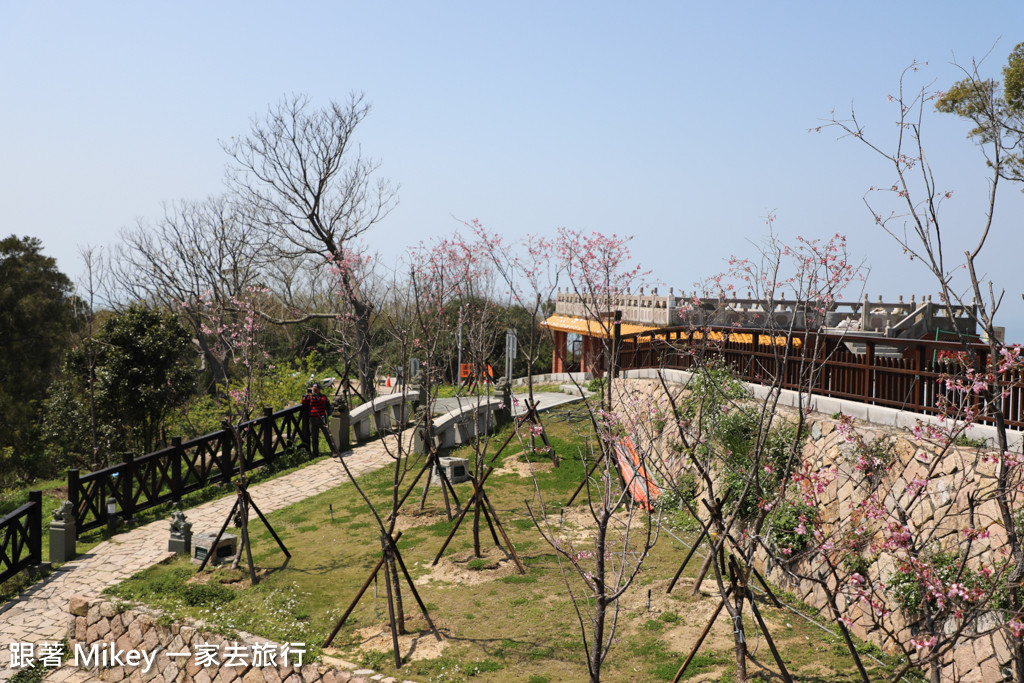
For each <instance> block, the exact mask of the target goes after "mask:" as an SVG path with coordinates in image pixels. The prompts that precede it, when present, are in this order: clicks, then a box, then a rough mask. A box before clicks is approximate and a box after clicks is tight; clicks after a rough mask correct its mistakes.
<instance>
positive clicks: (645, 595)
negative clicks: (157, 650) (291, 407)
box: [111, 419, 877, 683]
mask: <svg viewBox="0 0 1024 683" xmlns="http://www.w3.org/2000/svg"><path fill="white" fill-rule="evenodd" d="M546 422H547V425H548V427H549V435H550V437H551V441H552V443H553V445H554V446H555V448H556V449H557V451H558V453H559V456H560V459H561V462H562V464H561V467H559V468H553V467H552V466H551V464H550V462H547V463H544V462H542V463H541V464H540V465H539V466H538V467H537V471H536V476H537V486H535V485H534V483H533V481H532V479H531V478H529V477H522V476H520V474H519V473H518V472H517V469H518V470H520V471H522V470H523V469H524V465H522V464H519V465H518V466H517V468H513V467H511V466H506V467H503V466H502V465H503V464H506V465H512V464H514V463H513V462H512V461H518V460H519V457H517V456H516V453H517V452H518V451H519V450H520V447H519V446H518V444H517V442H516V441H515V440H513V446H510V448H509V449H508V452H507V453H506V454H504V455H503V456H502V457H500V458H499V459H498V461H497V462H496V463H495V465H496V466H497V467H498V468H499V469H498V471H496V472H494V473H493V474H492V475H491V476H490V477H489V479H488V480H487V492H488V495H489V497H490V499H491V501H492V503H493V504H494V506H495V508H496V510H497V513H498V515H499V517H500V519H501V522H502V524H503V525H504V528H505V530H506V532H507V533H508V535H509V536H510V537H511V540H512V543H513V544H514V546H515V549H516V551H517V553H518V554H519V556H520V557H521V558H522V561H523V563H524V564H525V565H526V569H527V573H526V574H525V575H520V574H519V573H518V572H517V571H515V569H514V566H513V565H512V564H511V563H510V562H509V561H508V560H507V558H506V557H505V556H504V555H503V554H502V553H500V552H497V551H495V549H494V542H493V540H492V539H491V536H490V533H489V532H488V530H487V525H486V524H485V523H484V522H483V521H481V542H482V545H483V549H484V553H483V554H484V557H483V558H475V557H473V555H472V546H473V543H472V541H473V537H472V515H469V516H467V519H466V521H465V522H464V523H463V525H462V526H461V527H460V529H459V531H458V534H457V535H456V536H455V538H454V540H453V542H452V543H451V544H450V546H449V547H448V549H447V550H446V551H445V556H444V558H443V559H442V560H441V562H440V563H439V565H438V567H437V568H434V567H432V566H431V563H432V561H433V558H434V556H435V554H436V553H437V552H438V550H439V549H440V547H441V544H442V542H443V541H444V537H445V536H446V535H447V534H448V532H449V531H450V529H451V528H452V523H450V522H448V521H447V519H446V517H445V514H444V505H443V499H442V497H441V494H440V492H439V491H438V490H437V488H436V487H432V488H431V490H430V493H429V495H428V498H427V502H426V508H425V510H424V513H423V514H420V513H419V497H420V492H421V486H418V487H417V490H416V492H415V493H414V494H413V495H412V496H410V497H409V500H408V501H407V503H406V506H405V508H404V509H403V510H402V514H401V515H400V517H399V522H400V523H399V528H400V529H402V531H403V535H402V537H401V540H400V541H399V543H398V545H399V548H400V550H401V553H402V556H403V558H404V561H405V564H406V566H407V567H408V569H409V571H410V573H411V574H412V576H413V579H414V580H415V581H416V587H417V590H418V591H419V592H420V595H421V596H422V598H423V600H424V601H425V603H426V604H427V607H428V610H429V612H430V616H431V618H432V619H433V621H434V623H435V624H436V626H437V627H438V628H439V630H440V631H441V633H442V635H443V637H444V642H445V647H444V649H443V651H441V650H436V645H435V641H434V638H433V636H431V635H430V634H429V631H428V630H427V625H426V623H425V621H424V619H423V618H422V616H421V615H420V613H419V610H418V608H417V607H416V603H415V601H414V600H413V598H412V596H411V595H410V593H409V590H408V587H407V586H405V585H403V598H404V611H405V616H406V622H407V628H408V629H409V630H410V631H414V632H417V633H418V637H417V639H416V640H415V643H414V644H413V645H411V648H412V651H411V652H410V650H409V648H410V645H406V649H405V650H403V652H402V655H403V657H405V658H406V662H405V664H404V666H403V667H402V669H401V670H400V671H398V670H396V669H395V668H394V662H393V657H392V654H391V653H390V651H389V650H388V649H386V648H388V647H389V645H390V636H388V637H387V638H381V637H380V635H381V634H383V633H384V632H385V631H386V627H387V623H388V607H387V601H386V600H385V595H386V589H385V583H384V577H383V574H381V575H380V576H379V580H378V582H377V584H376V585H375V586H374V585H371V587H370V589H369V590H368V591H367V593H366V594H365V595H364V597H363V598H362V600H361V601H360V602H359V604H358V605H357V607H356V609H355V610H354V612H353V614H352V616H351V617H350V618H349V620H348V622H347V623H346V625H345V626H344V627H343V628H342V629H341V631H340V632H339V634H338V637H337V638H336V640H335V643H334V646H336V647H337V651H336V652H335V651H334V650H332V651H331V652H330V653H329V654H333V655H336V656H339V657H341V658H343V659H345V660H348V661H351V662H355V663H359V664H363V665H366V666H371V667H372V668H374V669H377V670H379V671H381V672H383V673H385V674H387V675H392V676H396V677H397V678H399V679H400V680H401V679H403V678H411V679H415V680H420V681H469V680H473V681H482V682H487V681H507V680H522V681H532V682H533V683H540V682H542V681H585V680H587V671H586V666H585V664H584V653H583V645H582V642H581V639H580V635H579V634H580V629H579V623H578V621H577V617H576V612H575V610H574V608H573V602H572V599H571V597H570V595H569V593H568V590H567V585H566V579H565V578H563V574H562V571H561V569H564V568H565V566H564V564H563V565H560V564H559V561H558V559H557V557H556V556H555V554H554V552H553V551H552V549H551V548H550V547H549V546H548V544H547V543H546V542H545V541H544V540H543V538H542V537H541V535H540V534H539V532H538V531H537V529H536V528H535V525H534V522H533V521H532V519H531V517H530V514H529V511H528V505H529V507H530V508H532V509H533V510H534V511H535V512H536V511H537V510H539V503H540V501H539V497H538V488H539V491H540V495H542V496H543V497H544V499H545V504H546V506H547V508H546V509H547V512H548V515H549V519H553V520H554V522H557V521H558V520H559V517H560V515H561V514H562V509H561V506H562V505H563V504H564V503H565V502H566V501H567V499H568V498H569V495H570V494H571V492H572V491H573V489H575V487H576V485H577V484H578V482H579V481H580V480H581V477H582V476H583V471H584V463H583V462H582V460H581V457H580V453H579V450H580V444H581V443H582V439H581V437H579V436H578V435H576V434H574V429H576V428H579V427H581V426H582V424H583V423H578V422H577V423H573V422H571V421H559V420H556V419H550V420H547V421H546ZM501 437H502V435H501V434H499V435H498V437H497V438H494V439H492V441H491V447H490V451H491V452H492V453H493V451H494V450H495V449H496V447H497V445H498V444H500V443H501V442H502V441H504V439H503V438H501ZM468 450H469V449H463V451H465V452H464V453H459V452H456V453H455V454H454V455H468ZM487 457H488V458H489V457H490V456H487ZM506 461H509V462H506ZM411 479H412V477H411V476H410V477H409V478H408V481H411ZM393 480H394V469H393V467H389V468H385V469H382V470H378V471H376V472H373V473H370V474H368V475H366V476H364V477H362V478H361V479H360V482H361V484H362V485H363V486H364V487H365V489H366V491H367V492H368V494H369V495H370V497H371V499H372V500H374V501H376V502H380V503H384V502H385V501H387V500H389V499H390V496H391V495H392V492H393ZM408 481H407V482H405V483H404V484H403V486H402V488H401V490H402V491H403V492H404V490H405V488H406V487H407V486H408ZM456 491H457V493H458V495H459V498H460V500H461V501H462V502H463V503H465V502H466V500H467V499H468V498H469V497H470V495H471V485H470V484H468V483H463V484H459V485H457V486H456ZM256 502H257V504H258V503H259V501H258V500H257V501H256ZM584 502H585V501H582V500H581V501H577V503H576V505H574V506H573V507H572V508H567V509H566V510H565V511H564V515H562V516H563V518H564V519H565V520H566V522H567V523H568V524H569V527H570V528H569V529H568V530H566V531H565V532H564V533H568V534H571V535H574V537H575V538H576V539H577V542H578V543H579V544H580V546H581V547H582V546H583V545H584V544H585V543H586V540H585V539H586V538H587V533H588V532H587V529H586V528H585V520H586V514H585V512H584V510H585V505H584V504H583V503H584ZM332 510H333V517H332ZM270 520H271V523H272V524H273V526H274V528H275V530H276V531H277V532H278V534H279V535H280V536H281V537H282V539H283V540H284V542H285V544H286V545H287V546H288V548H289V550H290V551H291V553H292V558H291V560H290V561H288V562H285V558H284V556H283V555H282V554H281V552H280V550H279V549H278V548H277V546H276V544H275V543H274V541H273V539H272V538H271V536H270V534H269V533H268V532H267V531H266V530H265V529H264V527H263V526H262V524H260V523H259V521H258V520H254V521H253V522H252V523H251V527H250V528H251V529H252V532H253V539H254V543H253V553H254V560H255V562H256V564H257V565H258V567H259V568H260V569H261V571H265V572H266V573H265V574H264V575H263V578H262V580H261V582H260V583H259V585H257V586H256V587H254V588H247V587H244V586H245V582H244V580H243V579H244V576H243V574H245V572H238V571H234V572H233V571H231V570H223V569H221V570H217V571H215V572H212V573H208V574H207V575H205V576H204V577H202V578H203V582H196V581H195V577H194V574H195V567H194V566H193V565H191V564H190V563H189V562H188V561H187V560H186V559H181V558H179V559H176V560H172V561H170V562H168V563H165V564H161V565H158V566H156V567H153V568H151V569H149V570H146V571H145V572H142V573H141V574H140V575H138V576H136V577H133V578H132V579H129V580H128V581H125V582H124V583H122V584H121V585H120V586H118V587H116V588H114V589H112V591H111V592H112V593H113V594H114V595H117V596H119V597H121V598H124V599H129V600H140V601H144V602H147V603H150V604H152V605H154V606H157V607H160V608H162V609H164V610H165V611H166V612H167V613H169V614H171V615H174V616H175V617H182V616H190V617H194V618H200V619H204V620H206V621H207V622H210V623H212V624H215V625H216V627H217V628H218V629H220V630H222V631H224V632H228V633H230V632H233V631H247V632H251V633H255V634H258V635H261V636H265V637H268V638H272V639H275V640H278V641H288V642H296V641H298V642H305V643H307V645H308V646H309V650H310V652H311V653H314V652H316V651H318V649H319V648H318V646H319V645H320V644H321V643H322V642H323V641H324V639H325V637H326V635H327V634H328V633H329V632H330V631H331V630H332V629H333V627H334V626H335V624H336V623H337V621H338V619H339V617H340V616H341V614H342V612H343V611H344V610H345V608H346V607H347V606H348V604H349V603H350V602H351V601H352V599H353V598H354V596H355V595H356V592H357V591H358V589H359V588H360V586H361V585H362V584H363V582H364V581H365V580H366V579H367V577H368V575H369V572H370V571H371V569H372V568H373V566H374V565H375V564H376V562H377V560H378V559H379V557H380V534H379V531H378V530H377V525H376V522H375V521H374V519H373V517H372V516H371V515H370V513H369V512H368V510H367V507H366V505H365V503H364V502H363V501H362V500H361V499H360V498H359V497H358V495H357V494H356V492H355V490H354V487H353V486H352V485H351V484H347V485H343V486H340V487H338V488H336V489H334V490H331V491H328V492H325V493H323V494H320V495H318V496H314V497H312V498H309V499H307V500H305V501H302V502H300V503H297V504H295V505H293V506H291V507H288V508H286V509H283V510H280V511H278V512H276V513H274V514H272V515H270ZM572 522H576V525H577V528H576V529H575V530H573V529H572V528H571V527H572ZM672 522H673V524H672V525H671V528H672V529H673V531H672V533H671V534H670V533H668V532H667V531H666V530H663V532H662V534H661V536H660V537H659V541H658V543H657V545H656V546H655V548H654V550H653V552H652V553H651V555H650V557H649V558H648V559H647V561H646V562H645V564H644V568H643V571H642V572H641V574H640V576H639V578H638V579H637V581H636V582H635V584H634V585H633V587H632V588H631V590H630V591H629V592H628V593H627V594H626V595H625V596H624V597H623V599H622V600H621V607H622V611H621V614H620V616H619V619H618V625H617V632H616V636H615V642H614V643H613V645H612V649H611V653H610V654H609V656H608V659H607V660H606V663H605V667H604V669H603V674H602V678H603V679H604V680H607V681H638V680H640V681H648V680H649V681H658V680H671V679H672V677H673V676H674V675H675V672H676V670H677V669H678V668H679V666H680V664H681V663H682V661H683V659H684V658H685V656H686V654H687V653H688V652H689V650H690V648H691V647H692V645H693V642H694V641H695V638H696V636H697V634H699V632H700V631H701V630H702V629H703V627H704V625H705V624H706V622H707V620H708V617H709V616H710V614H711V612H712V611H713V610H714V607H715V606H716V605H717V598H715V597H712V596H710V595H706V594H704V595H701V596H699V597H691V596H690V586H692V576H693V574H694V573H695V572H696V570H697V568H698V566H699V559H698V560H695V561H693V562H691V564H690V566H689V567H688V569H687V572H686V574H685V575H684V579H683V580H682V581H681V582H680V585H679V586H677V587H676V589H675V590H674V591H673V593H672V594H671V595H666V593H665V589H666V587H667V585H668V582H669V580H670V579H671V577H672V575H673V574H674V573H675V570H676V569H677V568H678V566H679V563H680V562H681V561H682V558H683V557H684V555H685V553H686V551H687V550H688V543H689V542H690V541H691V539H692V535H691V534H690V533H688V532H687V531H686V529H687V526H688V525H687V524H686V520H685V519H682V518H680V517H679V513H673V519H672ZM691 526H692V524H691ZM194 531H196V532H202V531H206V530H205V529H194ZM569 584H570V585H572V586H573V587H574V588H576V589H579V588H580V587H581V585H582V584H581V580H580V579H579V578H578V577H570V578H569ZM706 588H708V589H710V588H711V584H710V583H708V584H706ZM583 607H584V609H585V605H583ZM762 610H763V611H764V613H765V615H766V618H767V619H768V622H769V625H770V628H771V629H772V631H773V635H774V636H775V639H776V642H777V644H778V645H779V647H780V648H781V650H782V652H783V653H784V657H785V659H786V661H787V664H788V666H789V667H790V671H791V673H793V675H794V677H795V678H796V679H797V680H800V681H853V680H855V678H854V675H853V664H852V662H851V661H850V658H849V656H848V655H847V654H846V652H845V649H844V648H843V646H842V644H841V642H840V641H839V639H838V638H837V637H835V636H832V635H829V634H825V633H823V632H822V631H820V630H818V629H816V628H815V627H813V626H810V625H808V624H807V623H806V622H805V621H804V620H802V619H800V618H799V617H796V616H795V615H792V614H791V613H789V612H786V611H783V610H775V609H772V608H770V607H768V606H767V605H762ZM584 614H586V612H584ZM747 627H748V629H750V630H749V631H748V637H749V640H750V642H751V647H752V648H756V649H755V651H754V657H755V658H756V661H757V662H758V663H761V664H763V665H764V667H766V668H765V669H759V667H758V666H757V664H755V663H751V664H750V671H751V672H755V673H756V672H758V671H761V672H762V674H763V676H764V680H774V679H775V675H773V674H769V673H767V671H768V670H771V669H772V668H773V667H774V663H773V662H772V660H771V656H770V654H769V652H768V648H767V645H766V644H765V642H764V639H763V637H762V636H761V634H759V633H757V632H756V630H755V629H754V628H753V620H752V618H751V619H750V623H748V624H747ZM731 639H732V628H731V626H730V625H729V623H728V619H727V618H726V617H720V620H719V623H718V624H717V625H716V627H715V628H714V629H713V630H712V632H711V635H710V637H709V639H708V641H707V642H706V644H705V646H704V647H703V648H702V650H701V652H700V653H699V655H698V657H697V658H696V659H695V660H694V663H693V664H692V665H691V668H690V669H689V670H688V671H687V676H686V678H687V679H688V680H720V681H730V680H732V673H731V672H732V671H733V668H734V667H733V665H732V663H731V662H732V661H733V654H732V649H731ZM424 655H427V656H428V658H426V659H420V658H419V657H421V656H424ZM876 673H877V672H876Z"/></svg>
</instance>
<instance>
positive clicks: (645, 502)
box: [615, 436, 661, 512]
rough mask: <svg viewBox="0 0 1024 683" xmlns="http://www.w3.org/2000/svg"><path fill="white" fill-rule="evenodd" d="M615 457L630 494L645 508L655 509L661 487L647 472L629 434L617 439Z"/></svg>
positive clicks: (648, 509)
mask: <svg viewBox="0 0 1024 683" xmlns="http://www.w3.org/2000/svg"><path fill="white" fill-rule="evenodd" d="M615 459H616V460H618V461H619V471H620V472H622V479H623V480H624V481H625V482H626V489H627V490H628V491H629V495H631V496H632V497H633V500H635V501H636V502H637V503H638V504H639V505H640V506H641V507H643V508H644V509H645V510H647V511H648V512H650V511H653V510H654V501H656V500H658V498H659V497H661V489H660V488H658V486H657V484H655V483H654V480H653V479H652V478H651V477H650V475H649V474H647V469H646V468H645V467H644V464H643V461H642V460H641V459H640V456H639V455H638V454H637V452H636V447H635V446H633V441H632V440H631V439H630V438H629V437H628V436H623V437H620V438H619V439H618V440H616V442H615Z"/></svg>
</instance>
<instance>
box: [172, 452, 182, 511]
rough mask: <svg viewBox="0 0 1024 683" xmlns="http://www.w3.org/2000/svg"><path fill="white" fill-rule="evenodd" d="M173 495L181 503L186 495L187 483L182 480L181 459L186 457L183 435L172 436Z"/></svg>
mask: <svg viewBox="0 0 1024 683" xmlns="http://www.w3.org/2000/svg"><path fill="white" fill-rule="evenodd" d="M171 448H173V449H174V451H173V452H172V453H171V496H172V497H173V498H174V502H176V503H180V502H181V497H182V496H183V495H184V489H185V483H184V482H183V481H182V480H181V459H182V458H184V457H185V451H184V449H183V448H182V447H181V437H180V436H172V437H171Z"/></svg>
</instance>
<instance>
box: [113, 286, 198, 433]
mask: <svg viewBox="0 0 1024 683" xmlns="http://www.w3.org/2000/svg"><path fill="white" fill-rule="evenodd" d="M97 339H98V342H99V345H100V356H99V359H98V360H99V362H98V364H97V368H96V384H97V388H98V390H99V391H98V393H99V397H100V400H99V402H100V404H101V408H102V412H103V413H104V415H105V418H106V420H108V421H109V422H110V423H112V424H119V425H120V427H121V431H122V434H123V436H124V442H125V443H127V444H129V446H130V447H131V448H132V450H134V451H137V452H141V453H148V452H150V451H152V450H153V449H154V448H155V447H156V444H157V439H158V437H159V435H160V429H161V428H162V427H163V424H164V420H165V418H166V417H167V414H168V412H169V411H170V410H171V409H173V408H175V407H177V406H179V405H181V404H182V403H184V402H185V401H186V400H188V398H189V397H190V396H191V395H192V392H193V390H194V389H195V384H196V372H195V362H194V361H195V353H194V352H193V349H192V345H191V340H190V336H189V333H188V331H187V330H186V329H185V327H184V326H183V325H182V324H181V322H180V321H179V320H178V318H176V317H175V316H174V315H173V314H171V313H166V312H161V311H156V310H152V309H148V308H145V307H143V306H140V305H133V306H132V307H130V308H129V309H128V310H127V311H125V312H123V313H120V314H118V315H115V316H113V317H111V318H109V319H108V320H107V321H106V323H105V324H104V325H103V329H102V330H101V331H100V334H99V336H98V338H97Z"/></svg>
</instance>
